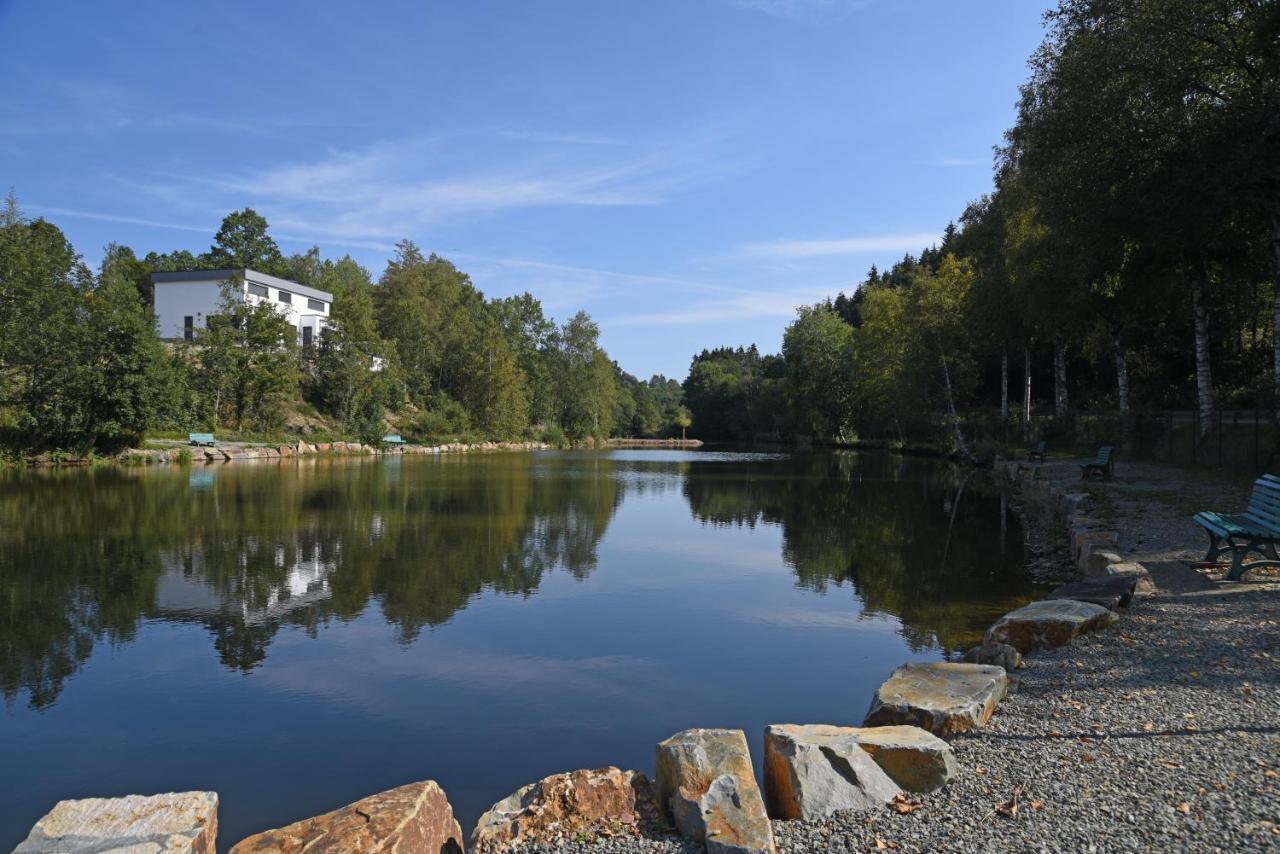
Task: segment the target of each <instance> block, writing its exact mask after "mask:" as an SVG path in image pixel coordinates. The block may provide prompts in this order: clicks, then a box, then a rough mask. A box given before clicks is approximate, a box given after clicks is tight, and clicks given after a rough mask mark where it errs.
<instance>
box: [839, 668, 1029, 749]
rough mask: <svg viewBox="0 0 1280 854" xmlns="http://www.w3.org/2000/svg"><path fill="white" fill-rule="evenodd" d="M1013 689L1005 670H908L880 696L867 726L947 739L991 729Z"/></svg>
mask: <svg viewBox="0 0 1280 854" xmlns="http://www.w3.org/2000/svg"><path fill="white" fill-rule="evenodd" d="M1008 687H1009V679H1008V676H1007V675H1006V674H1005V671H1004V668H1003V667H995V666H992V665H989V664H965V663H961V662H950V661H939V662H933V663H928V664H923V663H922V664H914V663H913V664H904V665H902V666H901V667H899V668H898V669H897V670H895V671H893V674H892V675H891V676H890V677H889V678H888V679H887V680H885V682H884V684H883V685H881V686H880V688H879V689H878V690H877V691H876V696H875V698H874V699H873V700H872V701H871V708H870V710H869V711H868V712H867V717H866V719H865V720H864V721H863V726H866V727H873V726H888V725H893V724H908V725H911V726H918V727H920V728H921V729H925V730H928V731H929V732H931V733H933V734H934V735H936V736H940V737H942V738H946V737H947V736H950V735H955V734H956V733H960V732H968V731H969V730H973V729H977V728H978V727H980V726H982V725H983V724H985V723H986V722H987V721H988V720H989V719H990V718H991V714H992V713H993V712H994V711H995V709H996V705H997V704H998V703H999V702H1000V701H1001V700H1003V699H1004V695H1005V693H1006V692H1007V691H1008Z"/></svg>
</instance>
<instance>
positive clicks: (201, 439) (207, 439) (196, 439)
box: [187, 433, 217, 448]
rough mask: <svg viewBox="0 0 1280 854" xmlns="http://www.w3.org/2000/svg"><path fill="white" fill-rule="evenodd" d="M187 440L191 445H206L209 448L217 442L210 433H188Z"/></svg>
mask: <svg viewBox="0 0 1280 854" xmlns="http://www.w3.org/2000/svg"><path fill="white" fill-rule="evenodd" d="M187 442H188V444H191V445H208V446H209V447H210V448H212V447H213V446H214V445H216V444H217V442H215V441H214V438H213V434H212V433H188V434H187Z"/></svg>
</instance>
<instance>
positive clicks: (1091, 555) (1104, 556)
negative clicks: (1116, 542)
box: [1076, 543, 1124, 578]
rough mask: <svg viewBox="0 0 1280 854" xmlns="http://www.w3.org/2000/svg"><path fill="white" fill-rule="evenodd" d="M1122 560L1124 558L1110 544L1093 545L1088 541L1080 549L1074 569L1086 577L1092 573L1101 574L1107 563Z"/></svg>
mask: <svg viewBox="0 0 1280 854" xmlns="http://www.w3.org/2000/svg"><path fill="white" fill-rule="evenodd" d="M1123 560H1124V558H1122V557H1121V556H1120V553H1119V552H1117V551H1116V550H1115V549H1114V548H1112V547H1110V546H1095V545H1093V544H1092V543H1090V544H1088V545H1086V546H1085V547H1084V548H1083V549H1082V550H1081V551H1080V559H1079V560H1078V561H1076V569H1077V570H1078V571H1079V572H1080V574H1081V575H1083V576H1085V577H1086V578H1087V577H1089V576H1092V575H1102V574H1103V573H1105V572H1106V571H1107V567H1108V566H1109V565H1111V564H1113V563H1120V562H1121V561H1123Z"/></svg>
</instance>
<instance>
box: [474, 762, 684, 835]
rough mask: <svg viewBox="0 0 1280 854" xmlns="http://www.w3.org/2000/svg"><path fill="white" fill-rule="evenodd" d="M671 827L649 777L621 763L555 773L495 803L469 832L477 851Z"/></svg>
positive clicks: (654, 832) (645, 832) (636, 833)
mask: <svg viewBox="0 0 1280 854" xmlns="http://www.w3.org/2000/svg"><path fill="white" fill-rule="evenodd" d="M666 827H667V824H666V822H665V821H664V820H663V819H662V811H661V809H660V808H659V807H658V799H657V796H656V795H654V793H653V786H652V785H650V783H649V778H648V777H646V776H645V775H644V774H641V773H640V772H638V771H623V770H621V769H618V768H613V767H609V768H598V769H595V770H590V771H588V770H582V771H571V772H569V773H566V774H553V775H552V776H550V777H546V778H544V779H542V780H539V781H538V782H537V783H530V784H529V785H527V786H525V787H523V788H521V789H520V790H519V791H517V792H515V793H514V794H512V795H510V796H509V797H507V798H505V799H504V800H501V801H499V802H498V803H496V804H494V805H493V806H492V807H491V808H490V809H489V811H488V812H486V813H485V814H484V815H482V816H481V817H480V821H479V823H478V824H476V828H475V830H474V831H473V832H472V834H471V850H472V852H473V853H474V854H494V852H500V851H507V850H509V849H510V848H512V847H514V846H516V845H520V844H523V843H537V844H544V845H545V844H555V843H559V842H565V841H572V840H574V839H577V838H579V837H582V836H590V837H609V836H623V835H641V834H656V833H660V832H662V831H664V830H665V829H666Z"/></svg>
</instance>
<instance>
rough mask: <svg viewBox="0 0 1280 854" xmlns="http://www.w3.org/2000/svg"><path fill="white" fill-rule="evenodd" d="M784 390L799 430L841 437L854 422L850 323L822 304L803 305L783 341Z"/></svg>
mask: <svg viewBox="0 0 1280 854" xmlns="http://www.w3.org/2000/svg"><path fill="white" fill-rule="evenodd" d="M782 357H783V359H785V360H786V365H787V389H788V393H789V395H790V398H791V401H792V409H793V412H794V413H795V416H796V418H797V419H798V421H799V423H800V424H801V425H803V427H802V429H804V430H805V431H806V432H808V433H810V434H811V435H813V436H815V437H818V438H822V439H826V438H844V435H845V433H846V431H848V429H849V428H850V427H851V426H852V424H853V405H854V399H853V381H854V348H853V327H852V326H850V325H849V324H847V323H845V322H844V320H842V319H841V318H840V316H839V315H837V314H836V313H835V312H834V311H831V310H829V309H827V308H825V307H822V306H817V307H813V308H802V309H800V312H799V317H798V318H796V320H795V321H794V322H793V323H792V324H791V325H790V326H788V327H787V331H786V334H785V335H784V336H783V339H782Z"/></svg>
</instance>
